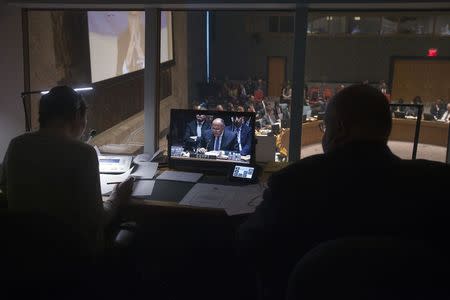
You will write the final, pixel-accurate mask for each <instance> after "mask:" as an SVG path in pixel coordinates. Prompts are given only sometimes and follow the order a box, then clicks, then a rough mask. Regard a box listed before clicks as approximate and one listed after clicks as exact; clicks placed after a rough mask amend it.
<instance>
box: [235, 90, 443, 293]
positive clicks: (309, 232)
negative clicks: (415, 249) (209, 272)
mask: <svg viewBox="0 0 450 300" xmlns="http://www.w3.org/2000/svg"><path fill="white" fill-rule="evenodd" d="M361 107H364V108H365V109H363V110H361ZM449 111H450V109H449ZM324 125H325V128H324V129H326V130H325V133H324V136H323V139H322V146H323V150H324V154H319V155H314V156H309V157H307V158H304V159H302V160H300V161H298V162H296V163H293V164H291V165H290V166H288V167H286V168H285V169H283V170H281V171H279V172H277V173H275V174H273V175H272V176H271V177H270V178H269V180H268V187H267V189H266V190H265V191H264V195H263V198H264V200H263V202H262V203H261V204H260V205H259V206H258V207H257V209H256V211H255V213H254V214H253V215H250V217H249V218H248V220H247V221H246V222H245V223H243V224H242V225H241V227H240V229H239V234H238V237H239V239H238V245H239V250H240V253H241V255H242V256H243V258H244V259H245V261H247V262H249V263H250V265H249V267H250V268H251V269H252V270H254V271H255V272H256V273H257V274H258V275H259V278H260V280H261V282H260V284H261V286H262V288H263V291H262V293H263V295H264V297H263V298H264V299H285V297H284V292H285V290H286V287H287V283H288V276H289V274H290V272H291V270H292V268H293V267H294V266H295V264H296V263H297V262H298V260H299V259H300V258H301V257H302V256H303V255H304V254H305V253H307V252H308V251H309V250H311V249H312V248H314V247H315V246H316V245H317V244H319V243H321V242H325V241H328V240H333V239H337V238H341V237H349V236H359V237H364V236H395V237H406V238H409V237H412V238H417V239H420V240H426V241H430V240H432V241H433V242H436V243H443V245H439V246H442V247H445V249H444V250H443V251H446V252H444V253H448V250H447V249H446V247H448V245H447V244H448V242H447V239H446V238H445V237H444V236H446V234H447V233H446V232H447V228H448V226H449V224H448V222H449V221H450V210H449V204H448V201H442V198H441V197H431V198H430V196H429V190H428V189H403V188H402V189H398V188H396V186H411V184H414V183H417V182H420V183H421V185H422V186H429V185H432V186H445V185H446V184H448V183H446V182H447V181H448V178H450V166H448V165H446V164H444V163H439V162H432V161H425V160H414V161H410V160H408V161H407V160H401V159H400V158H399V157H397V156H395V155H394V154H393V153H392V152H391V151H390V149H389V148H388V146H387V141H388V137H389V134H390V132H391V127H392V119H391V113H390V109H389V104H388V102H387V101H386V97H385V96H384V95H383V94H382V93H381V91H379V90H378V89H376V88H373V87H371V86H369V85H354V86H350V87H347V88H345V89H343V90H342V91H341V92H339V93H338V94H336V95H335V96H334V97H333V98H332V100H331V101H330V103H329V105H328V107H327V110H326V114H325V119H324ZM317 178H320V180H318V179H317ZM393 182H395V184H394V185H393V184H392V183H393ZM398 184H400V185H398ZM436 245H438V244H436Z"/></svg>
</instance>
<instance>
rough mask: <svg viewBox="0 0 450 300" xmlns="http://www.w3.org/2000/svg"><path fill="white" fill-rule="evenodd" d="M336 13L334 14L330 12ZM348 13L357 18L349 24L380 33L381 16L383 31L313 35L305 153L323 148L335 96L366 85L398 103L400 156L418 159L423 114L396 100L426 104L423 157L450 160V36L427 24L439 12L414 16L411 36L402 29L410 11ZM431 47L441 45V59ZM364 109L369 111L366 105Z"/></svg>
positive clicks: (394, 139) (395, 143)
mask: <svg viewBox="0 0 450 300" xmlns="http://www.w3.org/2000/svg"><path fill="white" fill-rule="evenodd" d="M339 13H341V14H345V12H341V11H340V12H339ZM330 15H333V13H331V12H330ZM348 15H350V16H351V17H348V19H347V20H349V21H351V22H350V24H349V28H356V25H357V24H359V27H358V28H359V29H360V31H359V32H360V33H367V32H373V33H375V32H376V28H377V26H376V24H377V23H378V21H377V20H380V22H381V23H382V26H379V27H378V28H380V30H381V33H382V34H381V35H376V34H361V35H360V36H358V38H355V37H354V34H351V31H350V30H349V31H348V32H349V34H347V35H330V36H327V37H326V38H325V37H323V38H316V37H313V36H308V37H307V47H306V66H305V81H306V86H307V91H306V93H305V99H306V100H305V103H306V104H305V108H304V112H305V116H303V120H304V122H303V131H302V151H301V155H302V157H306V156H309V155H313V154H317V153H321V152H322V146H321V137H322V132H321V131H320V127H319V124H320V122H321V120H320V119H321V118H323V112H324V110H325V108H326V106H327V103H328V101H329V99H330V98H331V97H332V96H333V95H335V94H336V93H337V92H338V91H339V90H340V89H342V87H346V86H349V85H352V84H361V83H364V84H369V85H371V86H373V87H376V88H378V89H380V91H381V92H382V93H384V94H385V95H386V97H387V99H388V100H389V101H390V102H391V103H392V104H394V106H393V108H392V116H393V118H394V120H393V128H392V133H391V136H390V139H389V146H390V147H391V149H392V150H393V152H394V154H396V155H398V156H400V157H404V158H411V157H412V153H413V145H414V143H413V142H414V134H415V124H416V121H417V117H418V110H417V108H412V107H401V106H400V105H395V104H402V103H403V104H408V105H410V104H414V103H418V104H422V105H423V114H422V116H421V117H422V122H421V126H420V135H419V140H418V141H419V144H418V148H417V157H418V158H426V159H432V160H438V161H445V155H446V147H447V143H448V123H445V120H442V121H438V119H439V118H442V114H443V111H445V110H446V105H447V103H448V102H449V101H450V99H449V88H450V86H449V84H448V82H450V59H447V58H446V57H447V56H449V55H450V52H448V50H449V49H450V48H448V41H447V39H436V38H435V37H433V36H432V35H431V34H430V35H427V34H426V33H430V28H432V27H430V26H428V25H427V24H428V23H427V22H430V23H431V20H433V18H434V15H435V13H433V12H430V13H429V15H426V13H423V15H421V16H420V17H417V16H414V17H413V18H412V19H411V20H408V22H410V23H409V24H413V25H411V26H412V27H411V28H415V29H414V32H413V33H410V34H408V38H407V39H405V36H404V34H403V33H401V32H400V29H399V27H400V23H402V24H403V25H402V26H404V25H405V24H406V19H405V18H400V17H404V16H407V15H411V13H410V12H393V13H392V14H391V15H389V12H387V13H386V15H385V16H384V17H380V18H378V17H376V16H373V13H370V12H367V13H364V12H360V13H358V15H356V14H355V13H351V12H349V13H348ZM397 16H398V17H397ZM318 17H320V15H316V16H314V14H310V16H309V18H310V20H311V19H314V18H318ZM355 18H356V20H355ZM333 19H334V18H333ZM368 21H370V22H368ZM400 21H402V22H400ZM364 24H366V25H367V24H371V26H372V27H371V28H372V29H370V30H367V27H364V26H363V25H364ZM441 24H443V23H441ZM422 25H423V26H424V27H423V30H422V29H420V30H419V32H423V34H422V33H417V32H418V31H417V28H418V26H422ZM364 28H366V29H364ZM355 34H356V33H355ZM405 34H406V33H405ZM428 48H436V49H438V51H439V57H438V58H430V57H427V56H426V54H427V53H426V50H427V49H428ZM408 57H414V59H407V58H408ZM438 99H441V100H440V101H439V103H440V104H439V105H438V106H439V107H440V108H439V109H435V108H433V107H434V106H436V105H435V104H436V102H438V101H437V100H438ZM432 108H433V109H432ZM361 109H362V111H363V109H364V108H361ZM439 111H440V112H439ZM435 115H436V116H435Z"/></svg>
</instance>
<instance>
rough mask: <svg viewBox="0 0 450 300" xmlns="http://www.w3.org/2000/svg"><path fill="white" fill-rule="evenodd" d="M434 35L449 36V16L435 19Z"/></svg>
mask: <svg viewBox="0 0 450 300" xmlns="http://www.w3.org/2000/svg"><path fill="white" fill-rule="evenodd" d="M435 34H436V35H438V36H446V37H449V36H450V14H448V15H440V16H437V17H436V25H435Z"/></svg>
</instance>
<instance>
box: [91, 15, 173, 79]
mask: <svg viewBox="0 0 450 300" xmlns="http://www.w3.org/2000/svg"><path fill="white" fill-rule="evenodd" d="M88 25H89V50H90V60H91V78H92V82H97V81H101V80H105V79H109V78H112V77H116V76H119V75H123V74H127V73H130V72H134V71H138V70H141V69H143V68H144V67H145V13H144V12H143V11H89V12H88ZM171 60H173V45H172V13H171V12H170V11H163V12H161V60H160V61H161V63H164V62H168V61H171Z"/></svg>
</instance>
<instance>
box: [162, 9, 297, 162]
mask: <svg viewBox="0 0 450 300" xmlns="http://www.w3.org/2000/svg"><path fill="white" fill-rule="evenodd" d="M172 18H173V22H174V27H173V28H174V41H175V44H176V48H175V53H174V54H175V60H174V61H175V63H174V64H173V65H171V66H170V69H171V70H172V85H173V91H172V95H171V96H169V97H167V98H166V99H162V100H161V104H160V138H161V140H160V146H161V147H160V148H161V149H163V150H166V151H167V141H166V135H167V133H168V131H169V125H170V110H171V109H172V108H181V109H186V108H188V109H193V108H195V109H198V108H201V109H208V110H212V111H214V110H224V111H245V112H255V113H256V120H255V128H252V129H251V130H252V131H255V132H256V135H257V140H258V143H257V144H256V160H257V161H266V162H267V161H271V162H274V161H275V160H281V159H283V158H284V159H285V158H286V155H287V145H286V144H281V142H279V138H278V137H279V136H280V134H281V133H282V132H284V134H283V136H284V138H285V139H286V140H289V130H288V129H287V128H286V127H287V126H288V124H289V117H290V113H289V112H290V101H291V93H292V89H291V87H290V86H291V81H292V56H293V46H294V44H293V35H285V34H282V35H279V34H273V31H275V32H280V30H281V31H283V32H291V31H292V30H293V28H294V14H293V13H291V14H290V13H283V15H281V16H280V13H279V12H274V13H272V12H248V11H214V12H209V13H206V12H204V11H176V12H175V11H174V12H173V13H172ZM280 20H281V21H280ZM280 22H281V23H280ZM190 121H192V120H190ZM245 121H246V125H247V126H248V124H250V122H249V121H251V120H245ZM225 123H226V125H228V126H231V125H232V124H231V123H230V122H229V120H225ZM180 128H181V127H180ZM180 128H178V129H177V130H178V131H183V130H184V129H186V128H184V129H183V128H181V129H180ZM283 149H286V150H283ZM194 151H195V150H194Z"/></svg>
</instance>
